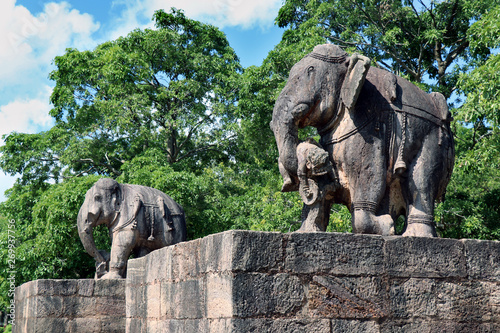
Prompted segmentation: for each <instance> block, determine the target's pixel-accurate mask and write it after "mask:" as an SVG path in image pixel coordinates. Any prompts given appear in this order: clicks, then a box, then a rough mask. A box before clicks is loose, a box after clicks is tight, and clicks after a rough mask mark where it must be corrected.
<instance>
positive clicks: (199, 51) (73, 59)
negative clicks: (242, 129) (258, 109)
mask: <svg viewBox="0 0 500 333" xmlns="http://www.w3.org/2000/svg"><path fill="white" fill-rule="evenodd" d="M154 19H155V21H156V26H157V28H158V29H156V30H149V29H146V30H144V31H143V30H134V31H132V32H131V33H130V34H129V35H128V36H126V37H121V38H118V39H117V40H115V41H110V42H105V43H103V44H101V45H99V46H98V47H97V48H96V49H95V50H92V51H78V50H75V49H69V50H67V51H66V53H65V54H64V55H63V56H59V57H56V58H55V60H54V64H55V66H56V69H55V70H54V71H53V72H52V73H51V74H50V78H51V79H52V80H54V81H55V82H56V86H55V88H54V91H53V93H52V96H51V102H52V104H53V105H54V108H53V109H52V111H51V115H52V116H53V117H54V118H55V119H56V126H55V127H54V128H52V129H51V130H49V131H47V132H43V133H39V134H34V135H28V134H19V133H12V134H10V135H8V136H7V137H6V138H5V146H3V147H2V149H1V152H2V154H3V155H2V157H1V160H0V167H1V168H2V169H3V170H4V171H5V172H7V173H10V174H15V173H19V174H21V175H22V177H23V181H24V182H25V183H26V182H30V181H33V180H34V179H35V178H36V179H38V180H39V181H45V180H47V179H50V178H53V179H56V180H60V179H61V177H70V176H74V175H82V174H93V173H98V174H102V175H110V176H112V177H117V176H119V175H120V174H121V171H120V168H121V166H122V165H123V163H124V162H125V161H130V160H131V159H132V158H133V157H134V156H137V155H140V154H141V153H142V152H144V151H147V150H148V149H149V148H154V149H156V150H157V151H158V153H161V154H162V155H163V158H164V159H165V160H166V161H167V162H168V163H169V164H172V165H173V164H176V165H178V167H179V168H186V167H187V168H190V169H192V170H195V169H196V167H197V165H198V163H202V164H203V163H208V162H209V161H210V160H212V161H213V160H215V161H227V160H228V158H229V157H230V156H231V152H232V149H233V146H232V144H231V141H232V140H234V132H235V129H234V124H235V121H234V120H235V115H234V112H233V109H234V107H235V106H234V103H235V96H236V95H235V93H236V91H235V90H234V87H235V86H236V84H235V82H236V80H237V77H238V72H239V71H240V65H239V61H238V58H237V57H236V54H235V53H234V51H233V49H232V48H231V47H230V46H229V44H228V42H227V40H226V38H225V35H224V34H223V33H222V32H221V31H220V30H218V29H217V28H215V27H213V26H211V25H207V24H203V23H200V22H198V21H194V20H190V19H188V18H186V17H185V16H184V14H183V13H182V12H180V11H176V10H172V12H171V13H165V12H163V11H157V12H156V13H155V16H154Z"/></svg>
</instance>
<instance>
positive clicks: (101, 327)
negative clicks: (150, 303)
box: [13, 279, 125, 333]
mask: <svg viewBox="0 0 500 333" xmlns="http://www.w3.org/2000/svg"><path fill="white" fill-rule="evenodd" d="M13 332H14V333H35V332H36V333H49V332H50V333H68V332H69V333H93V332H96V333H97V332H117V333H118V332H125V280H97V281H96V280H91V279H85V280H36V281H31V282H28V283H25V284H23V285H22V286H20V287H18V288H16V325H14V326H13Z"/></svg>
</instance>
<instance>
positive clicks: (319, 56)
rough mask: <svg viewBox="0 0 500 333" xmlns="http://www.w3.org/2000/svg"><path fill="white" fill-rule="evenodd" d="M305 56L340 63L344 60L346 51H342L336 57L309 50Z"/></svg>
mask: <svg viewBox="0 0 500 333" xmlns="http://www.w3.org/2000/svg"><path fill="white" fill-rule="evenodd" d="M306 57H311V58H314V59H318V60H321V61H325V62H329V63H332V64H340V63H343V62H344V61H345V59H346V58H347V53H344V54H342V55H340V56H337V57H331V56H327V55H324V54H319V53H316V52H311V53H309V54H308V55H306Z"/></svg>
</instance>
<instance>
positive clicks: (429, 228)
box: [403, 210, 437, 237]
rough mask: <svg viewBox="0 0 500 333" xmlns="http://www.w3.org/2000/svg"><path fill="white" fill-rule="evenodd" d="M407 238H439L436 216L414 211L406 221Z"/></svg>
mask: <svg viewBox="0 0 500 333" xmlns="http://www.w3.org/2000/svg"><path fill="white" fill-rule="evenodd" d="M403 236H406V237H412V236H413V237H437V233H436V224H435V223H434V216H433V215H430V214H425V213H422V212H420V211H415V210H414V211H413V212H412V213H411V214H410V215H408V217H407V219H406V230H405V232H404V233H403Z"/></svg>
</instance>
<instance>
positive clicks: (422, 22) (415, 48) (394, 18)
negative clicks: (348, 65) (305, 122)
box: [276, 0, 498, 97]
mask: <svg viewBox="0 0 500 333" xmlns="http://www.w3.org/2000/svg"><path fill="white" fill-rule="evenodd" d="M497 4H498V1H497V0H494V1H491V0H442V1H438V0H431V1H422V0H410V1H402V0H313V1H309V0H287V1H286V2H285V4H284V6H283V7H282V8H281V9H280V12H279V15H278V18H277V19H276V21H277V23H278V25H279V26H280V27H288V28H289V29H292V30H297V29H300V28H301V27H314V28H315V29H316V31H317V33H318V34H320V35H321V36H323V37H324V38H326V39H327V40H328V41H329V42H332V43H334V44H338V45H340V46H343V47H346V48H348V49H350V50H352V51H358V52H360V53H362V54H364V55H366V56H369V57H370V58H372V59H373V60H374V62H376V63H377V65H378V66H380V67H381V68H385V69H387V70H389V71H391V72H394V73H397V74H399V75H403V76H406V77H407V78H408V79H410V80H411V81H413V82H416V83H426V85H427V86H428V88H429V89H432V90H435V91H440V92H442V93H443V94H444V95H445V96H446V97H450V95H451V93H452V92H453V91H454V90H455V88H456V80H457V77H458V75H459V73H460V70H461V69H460V66H458V65H459V59H465V60H468V59H469V56H470V46H469V43H470V41H469V38H468V36H467V32H468V30H469V28H470V25H471V22H474V21H477V20H479V19H480V18H481V16H482V15H484V14H485V13H486V12H487V11H488V10H489V9H491V8H494V7H495V6H496V5H497ZM476 51H477V52H476V55H482V56H484V55H487V54H488V53H489V50H488V49H487V48H481V49H477V50H476ZM430 80H433V81H434V82H435V84H430V83H429V82H431V81H430Z"/></svg>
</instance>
